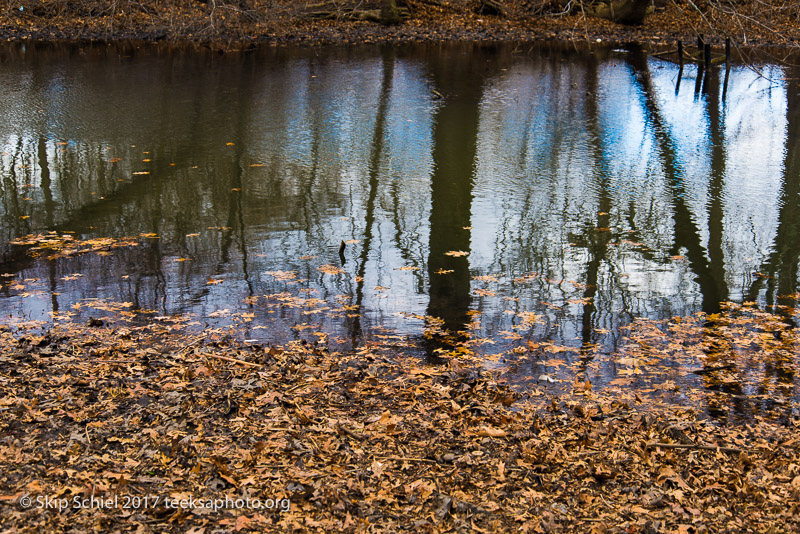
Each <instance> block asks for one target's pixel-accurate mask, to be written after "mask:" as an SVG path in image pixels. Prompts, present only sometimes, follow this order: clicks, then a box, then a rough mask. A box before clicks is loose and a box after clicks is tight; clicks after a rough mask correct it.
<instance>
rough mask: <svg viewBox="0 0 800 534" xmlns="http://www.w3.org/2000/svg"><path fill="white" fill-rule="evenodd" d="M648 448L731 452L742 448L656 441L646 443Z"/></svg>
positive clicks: (733, 452) (739, 450)
mask: <svg viewBox="0 0 800 534" xmlns="http://www.w3.org/2000/svg"><path fill="white" fill-rule="evenodd" d="M646 446H647V448H648V449H654V448H656V447H660V448H662V449H700V450H703V451H720V452H728V453H731V454H739V453H741V452H742V449H736V448H734V447H715V446H713V445H696V444H690V445H684V444H683V443H658V442H655V441H654V442H651V443H648V444H647V445H646Z"/></svg>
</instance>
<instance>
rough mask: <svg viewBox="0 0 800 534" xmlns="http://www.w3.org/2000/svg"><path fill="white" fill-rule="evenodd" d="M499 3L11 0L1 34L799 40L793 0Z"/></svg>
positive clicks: (2, 15)
mask: <svg viewBox="0 0 800 534" xmlns="http://www.w3.org/2000/svg"><path fill="white" fill-rule="evenodd" d="M496 4H499V5H502V6H504V7H505V11H504V12H503V14H502V15H498V14H490V13H486V12H485V10H484V12H481V9H480V5H481V2H476V1H474V0H413V1H411V0H410V1H407V2H402V1H401V2H398V5H400V6H404V9H405V10H406V12H405V13H406V18H405V19H404V20H403V22H401V23H400V24H396V25H382V24H379V23H377V22H370V21H363V20H352V19H354V18H357V17H358V16H361V15H363V14H364V13H366V12H368V11H369V10H368V9H365V8H370V7H372V8H375V7H377V5H376V1H375V0H372V1H370V0H360V1H347V0H340V1H335V2H334V1H330V2H321V3H319V2H297V1H295V0H271V1H261V0H229V1H222V0H220V1H216V2H197V1H189V0H184V1H175V2H162V1H160V0H140V1H136V2H134V1H132V0H118V1H115V2H100V1H99V0H85V1H83V2H71V1H67V0H38V1H36V2H34V1H30V0H28V1H26V0H22V1H17V2H10V1H8V0H6V1H1V2H0V38H2V39H6V40H23V39H37V40H61V39H69V40H75V39H78V40H102V41H109V40H129V39H142V40H149V41H153V40H167V41H175V42H191V43H204V44H208V45H210V46H213V47H215V48H217V49H219V50H231V49H241V48H242V47H247V46H253V45H254V44H256V43H273V44H285V43H306V44H319V43H365V42H406V41H447V40H470V41H502V40H506V41H507V40H552V39H557V40H570V41H577V42H597V40H600V41H605V42H617V43H626V42H639V43H655V44H667V43H670V44H671V43H673V42H674V41H675V40H676V39H683V40H695V39H696V36H697V35H698V34H702V35H705V36H706V37H707V39H708V40H709V42H712V43H714V44H719V43H720V42H722V41H723V40H724V38H725V37H731V39H732V40H733V42H734V44H735V45H737V46H754V45H755V46H757V45H770V46H780V47H791V48H796V47H797V46H798V45H800V8H798V6H797V4H796V2H791V1H788V0H764V1H760V2H719V1H716V0H713V1H712V0H708V1H703V2H700V1H698V2H696V3H695V2H687V1H685V0H676V1H669V2H667V1H666V0H656V9H655V12H654V13H652V14H651V15H649V16H648V17H647V18H646V20H645V22H644V24H643V25H640V26H626V25H622V24H617V23H614V22H610V21H608V20H603V19H599V18H593V17H588V16H585V12H584V11H582V10H581V9H577V8H575V9H573V10H572V11H571V12H569V13H558V11H559V8H555V7H553V6H556V5H557V4H558V2H547V1H541V2H528V1H517V0H507V1H505V2H496ZM550 4H552V5H553V6H550ZM573 4H574V6H578V7H580V6H581V5H583V4H582V3H581V2H574V3H570V5H573ZM547 6H550V7H549V8H548V9H545V8H546V7H547ZM698 6H699V7H698ZM373 12H374V11H373Z"/></svg>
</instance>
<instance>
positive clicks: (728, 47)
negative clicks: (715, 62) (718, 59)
mask: <svg viewBox="0 0 800 534" xmlns="http://www.w3.org/2000/svg"><path fill="white" fill-rule="evenodd" d="M725 68H726V69H729V68H731V38H730V37H726V38H725Z"/></svg>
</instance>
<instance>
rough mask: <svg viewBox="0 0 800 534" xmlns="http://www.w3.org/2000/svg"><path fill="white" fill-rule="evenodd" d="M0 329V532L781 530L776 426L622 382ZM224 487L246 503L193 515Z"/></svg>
mask: <svg viewBox="0 0 800 534" xmlns="http://www.w3.org/2000/svg"><path fill="white" fill-rule="evenodd" d="M767 337H771V338H773V339H774V338H775V336H774V335H773V334H772V333H770V334H769V335H768V336H767ZM0 338H2V339H1V340H0V343H1V344H2V348H1V349H0V392H2V393H1V394H0V438H1V439H0V466H2V471H0V473H2V474H0V495H2V496H1V497H0V528H2V530H3V531H4V532H83V531H89V530H101V531H106V532H169V531H174V532H195V533H199V532H209V533H210V532H219V531H226V532H230V531H241V532H257V531H298V532H324V531H327V532H383V531H410V530H416V531H420V532H579V531H580V532H791V531H798V530H800V519H799V518H800V436H798V432H797V421H796V418H793V417H790V418H788V419H783V420H780V419H776V418H770V417H760V416H757V417H754V418H751V419H750V420H748V421H746V422H745V423H742V424H730V425H722V424H719V423H718V422H715V421H714V420H713V419H710V418H708V417H707V416H705V415H704V414H703V413H702V411H701V410H699V409H694V408H691V407H689V408H687V407H680V406H676V405H670V404H664V403H661V404H654V403H649V402H646V401H643V399H642V398H640V397H639V395H638V394H637V393H636V392H635V390H626V389H619V390H614V391H611V390H606V391H594V389H593V388H592V387H591V386H590V384H586V383H581V382H579V381H576V382H575V384H574V386H573V388H572V390H571V391H569V392H566V393H563V394H560V395H555V394H551V393H548V392H547V391H546V390H545V389H542V388H537V387H535V386H530V387H526V388H520V387H516V388H513V387H510V386H509V385H508V384H505V383H504V382H503V381H502V380H501V379H500V378H499V377H498V375H497V374H492V373H490V372H487V371H485V370H481V369H479V368H478V367H477V366H475V365H474V364H470V363H468V362H463V361H462V362H459V361H458V360H457V359H456V358H454V359H452V360H451V361H450V362H449V363H448V364H446V365H438V366H436V365H426V364H425V363H424V362H423V361H421V360H419V359H416V358H412V357H403V356H401V355H397V354H394V353H392V352H391V351H385V350H381V348H380V347H369V346H367V347H364V348H361V349H358V350H355V351H352V352H349V353H337V352H333V351H330V350H328V349H327V348H326V347H324V346H321V345H319V346H315V345H314V344H313V343H305V342H292V343H290V344H288V345H286V346H282V347H274V346H265V345H258V344H253V343H242V342H237V341H234V340H233V339H231V338H230V337H228V336H224V335H220V334H219V333H208V332H206V333H198V332H197V331H193V330H192V329H191V328H186V325H185V324H183V323H182V322H181V321H177V320H175V321H172V320H169V319H168V318H161V319H160V320H153V321H151V322H149V323H135V322H125V321H119V322H115V321H114V320H109V319H107V318H106V319H103V320H92V321H90V324H89V325H88V326H87V325H86V324H85V323H81V324H73V323H69V322H64V323H63V324H60V325H58V326H53V327H51V328H48V329H46V330H37V329H26V328H24V325H17V326H15V327H3V329H2V331H0ZM640 341H641V339H640ZM646 345H647V344H646V343H641V342H640V343H638V346H641V347H645V346H646ZM652 348H653V347H652V346H650V350H652ZM642 350H647V349H646V348H645V349H642ZM92 497H94V498H95V501H94V502H95V505H94V506H91V507H89V506H88V505H87V504H86V503H88V502H90V501H89V499H91V498H92ZM226 498H227V499H228V502H229V503H235V502H237V501H238V502H239V504H240V505H241V504H242V503H245V502H254V500H255V499H257V500H258V501H257V502H259V503H261V504H262V507H261V508H255V507H254V506H252V505H250V506H244V505H243V506H240V507H236V506H235V505H229V506H227V507H225V506H224V505H222V506H220V507H218V509H216V510H214V509H211V508H210V507H209V506H202V505H201V503H202V502H204V501H207V502H211V500H213V501H214V502H219V503H223V502H225V499H226ZM25 499H30V501H26V500H25ZM114 499H116V500H114ZM146 499H149V500H146ZM245 499H250V501H245ZM98 501H99V502H105V503H106V504H108V506H106V507H102V508H101V507H99V506H97V504H96V503H97V502H98ZM181 501H182V502H183V503H182V504H181ZM28 502H30V503H31V504H30V506H29V507H28V508H25V507H24V506H23V504H25V503H28ZM58 503H62V504H63V505H64V506H62V507H61V509H60V510H59V509H58V508H56V507H55V506H57V505H58ZM110 503H113V504H110ZM265 503H271V506H270V507H269V508H267V507H265V506H264V505H265ZM279 503H283V504H282V505H281V506H278V504H279ZM126 504H127V507H125V506H124V505H126ZM46 505H49V506H50V507H49V508H46V507H45V506H46ZM284 505H285V506H284ZM286 508H288V510H287V509H286Z"/></svg>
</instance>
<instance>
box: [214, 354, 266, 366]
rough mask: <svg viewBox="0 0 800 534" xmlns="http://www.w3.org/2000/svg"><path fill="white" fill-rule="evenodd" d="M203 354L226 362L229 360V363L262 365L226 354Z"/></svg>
mask: <svg viewBox="0 0 800 534" xmlns="http://www.w3.org/2000/svg"><path fill="white" fill-rule="evenodd" d="M203 356H208V357H209V358H216V359H218V360H224V361H226V362H231V363H240V364H242V365H249V366H250V367H263V366H262V365H261V364H260V363H253V362H246V361H244V360H237V359H236V358H229V357H228V356H217V355H216V354H204V355H203Z"/></svg>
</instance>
